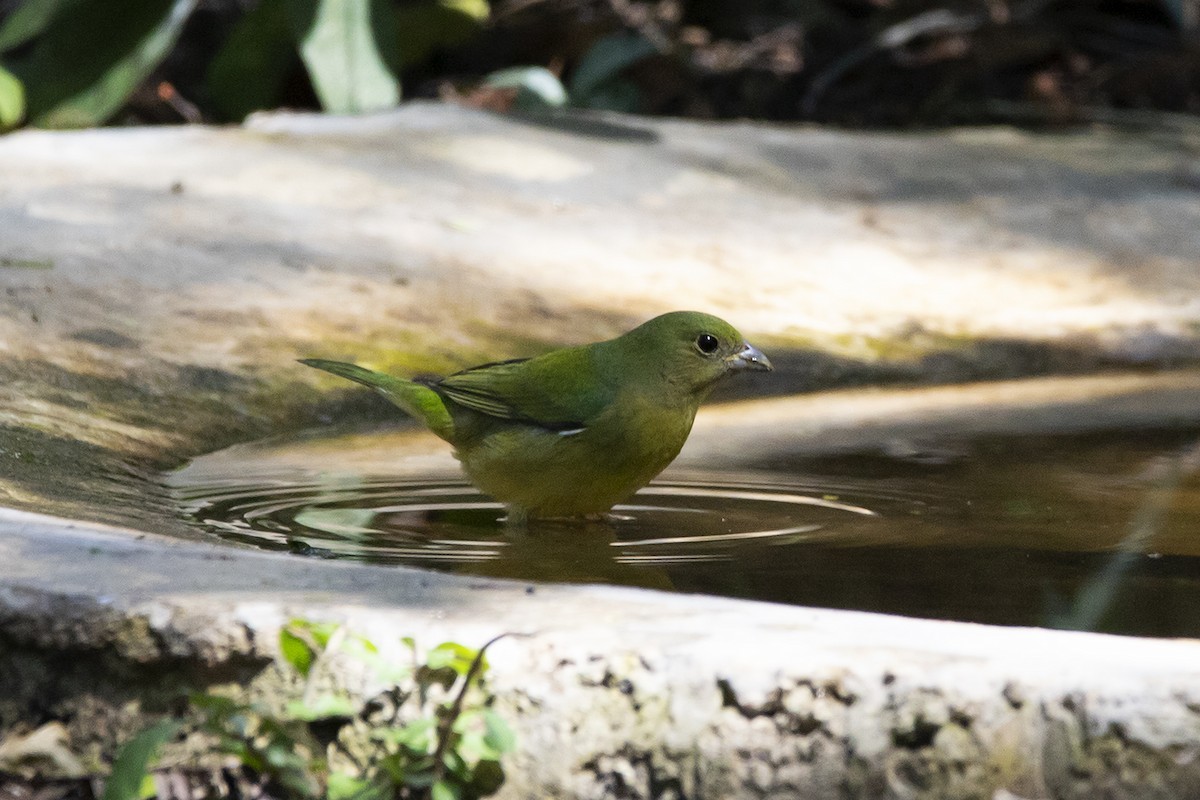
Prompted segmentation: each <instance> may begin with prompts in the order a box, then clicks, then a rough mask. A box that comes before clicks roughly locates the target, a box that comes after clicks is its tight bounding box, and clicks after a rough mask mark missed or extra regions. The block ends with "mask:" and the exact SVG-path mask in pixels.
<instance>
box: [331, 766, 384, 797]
mask: <svg viewBox="0 0 1200 800" xmlns="http://www.w3.org/2000/svg"><path fill="white" fill-rule="evenodd" d="M394 794H395V793H394V792H393V791H391V790H390V789H389V787H387V786H383V785H381V784H379V783H372V782H371V781H367V780H364V779H362V778H356V777H354V776H353V775H347V774H346V773H345V772H333V773H330V775H329V779H328V780H327V781H326V782H325V798H326V800H388V798H391V797H393V796H394Z"/></svg>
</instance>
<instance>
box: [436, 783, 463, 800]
mask: <svg viewBox="0 0 1200 800" xmlns="http://www.w3.org/2000/svg"><path fill="white" fill-rule="evenodd" d="M429 796H430V797H431V798H433V800H462V796H463V790H462V787H461V786H459V785H458V784H456V783H451V782H450V781H438V782H437V783H435V784H433V786H431V787H430V789H429Z"/></svg>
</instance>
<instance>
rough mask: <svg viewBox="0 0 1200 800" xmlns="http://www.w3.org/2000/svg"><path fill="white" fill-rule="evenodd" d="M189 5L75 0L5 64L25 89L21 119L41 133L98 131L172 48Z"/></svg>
mask: <svg viewBox="0 0 1200 800" xmlns="http://www.w3.org/2000/svg"><path fill="white" fill-rule="evenodd" d="M194 4H195V0H122V2H121V3H120V8H119V13H117V12H118V9H116V8H114V5H113V4H112V3H111V2H110V0H76V2H74V3H73V4H72V5H71V7H70V13H66V14H59V15H57V16H56V17H55V18H54V19H53V21H52V22H51V23H50V25H49V26H48V27H47V28H46V30H45V31H44V32H43V33H42V35H41V37H40V38H39V39H38V41H37V44H35V45H34V47H33V51H32V52H31V53H30V54H29V56H28V57H27V58H25V59H23V60H21V61H19V62H13V63H12V64H10V67H11V69H12V71H13V72H14V73H15V74H16V75H17V77H19V78H21V80H22V81H23V82H24V83H25V94H26V101H27V103H28V112H27V114H28V117H29V119H30V121H31V122H32V123H33V124H34V125H37V126H39V127H43V128H72V127H84V126H89V125H99V124H101V123H103V122H105V121H106V120H108V119H109V117H111V116H112V115H113V114H115V113H116V112H117V111H118V110H119V109H120V108H121V106H122V105H124V104H125V101H126V100H128V99H129V95H130V94H132V93H133V91H134V90H135V89H136V88H137V87H138V85H139V84H141V82H142V81H143V80H145V78H146V77H147V76H148V75H149V74H150V72H151V71H152V70H153V69H154V68H155V67H157V66H158V64H159V63H160V62H161V61H162V59H163V58H164V57H166V55H167V52H168V51H169V50H170V49H171V47H172V45H174V43H175V40H176V39H177V38H178V37H179V32H180V30H181V29H182V28H183V23H184V22H185V21H186V20H187V18H188V16H189V15H190V14H191V13H192V7H193V5H194Z"/></svg>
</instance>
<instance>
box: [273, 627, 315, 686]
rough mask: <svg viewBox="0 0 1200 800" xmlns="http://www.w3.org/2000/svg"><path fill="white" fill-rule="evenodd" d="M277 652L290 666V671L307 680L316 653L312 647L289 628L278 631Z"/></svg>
mask: <svg viewBox="0 0 1200 800" xmlns="http://www.w3.org/2000/svg"><path fill="white" fill-rule="evenodd" d="M279 652H280V654H281V655H282V656H283V660H284V661H286V662H287V663H289V664H291V665H292V669H294V670H296V672H298V673H300V675H301V676H303V677H305V678H307V677H308V673H309V672H310V671H311V670H312V665H313V661H314V660H315V659H316V653H314V652H313V648H312V645H311V644H309V643H308V642H307V641H305V640H304V638H303V637H301V636H297V635H296V634H295V633H294V632H293V630H292V628H291V627H290V626H288V627H284V628H280V629H279Z"/></svg>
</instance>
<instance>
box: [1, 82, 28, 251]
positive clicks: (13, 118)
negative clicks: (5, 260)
mask: <svg viewBox="0 0 1200 800" xmlns="http://www.w3.org/2000/svg"><path fill="white" fill-rule="evenodd" d="M24 118H25V86H24V84H22V83H21V81H20V80H19V79H18V78H17V76H16V75H13V74H12V73H11V72H9V71H8V70H6V69H5V68H4V67H0V131H3V130H8V129H9V128H15V127H16V126H17V125H19V124H20V122H21V120H22V119H24ZM6 266H7V265H6Z"/></svg>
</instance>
